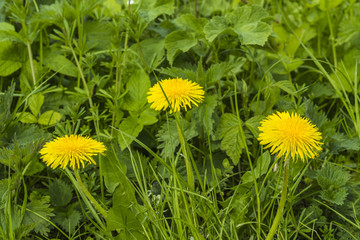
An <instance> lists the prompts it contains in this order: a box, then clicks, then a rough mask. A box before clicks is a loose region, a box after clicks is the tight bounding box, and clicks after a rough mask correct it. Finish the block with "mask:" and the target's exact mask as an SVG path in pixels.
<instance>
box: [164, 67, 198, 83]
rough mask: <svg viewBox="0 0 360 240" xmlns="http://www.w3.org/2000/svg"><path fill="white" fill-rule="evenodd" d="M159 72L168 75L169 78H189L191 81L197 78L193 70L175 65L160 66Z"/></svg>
mask: <svg viewBox="0 0 360 240" xmlns="http://www.w3.org/2000/svg"><path fill="white" fill-rule="evenodd" d="M160 73H162V74H165V75H167V76H170V78H177V77H179V78H182V79H189V80H192V81H194V80H195V79H196V78H197V76H196V73H195V72H194V71H193V70H190V69H185V68H177V67H171V68H162V69H161V70H160Z"/></svg>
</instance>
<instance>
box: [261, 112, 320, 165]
mask: <svg viewBox="0 0 360 240" xmlns="http://www.w3.org/2000/svg"><path fill="white" fill-rule="evenodd" d="M260 124H261V125H260V127H259V130H260V131H261V133H260V134H259V138H258V140H259V141H260V144H262V145H264V146H265V145H266V146H265V148H270V152H271V154H274V153H276V154H277V157H278V158H281V157H283V156H285V159H287V158H288V157H289V156H291V158H292V159H293V160H294V161H297V160H298V159H299V158H300V159H301V161H303V162H304V161H305V160H306V161H307V159H308V158H310V159H312V158H315V157H316V156H318V155H319V152H320V151H321V150H322V148H321V145H322V142H320V141H321V139H322V137H321V133H320V132H319V131H318V129H317V127H316V126H315V125H314V124H312V123H311V122H310V120H308V119H306V118H302V117H300V115H298V114H297V113H292V114H290V113H288V112H277V113H274V114H272V115H270V116H268V117H266V118H265V119H264V120H263V121H261V122H260Z"/></svg>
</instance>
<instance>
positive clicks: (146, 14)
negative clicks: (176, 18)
mask: <svg viewBox="0 0 360 240" xmlns="http://www.w3.org/2000/svg"><path fill="white" fill-rule="evenodd" d="M139 5H140V9H139V15H140V16H141V17H142V18H144V19H145V21H147V22H151V21H152V20H154V19H155V18H156V17H158V16H160V15H161V14H172V13H173V12H174V0H142V1H141V2H140V4H139Z"/></svg>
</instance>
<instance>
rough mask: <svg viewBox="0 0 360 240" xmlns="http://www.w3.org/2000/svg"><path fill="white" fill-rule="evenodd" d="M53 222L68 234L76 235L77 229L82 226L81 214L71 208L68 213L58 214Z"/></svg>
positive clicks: (67, 210)
mask: <svg viewBox="0 0 360 240" xmlns="http://www.w3.org/2000/svg"><path fill="white" fill-rule="evenodd" d="M53 220H54V222H56V223H57V224H59V225H60V226H61V228H62V229H64V230H65V231H66V232H68V233H74V232H75V229H76V227H77V226H78V225H79V224H80V220H81V213H80V212H79V211H78V210H75V209H74V207H70V208H67V209H66V211H61V212H57V213H56V216H55V217H54V218H53Z"/></svg>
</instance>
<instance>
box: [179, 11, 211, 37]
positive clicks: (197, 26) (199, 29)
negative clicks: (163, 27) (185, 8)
mask: <svg viewBox="0 0 360 240" xmlns="http://www.w3.org/2000/svg"><path fill="white" fill-rule="evenodd" d="M174 22H175V24H176V25H178V26H179V27H180V28H181V29H182V30H191V31H194V32H196V33H197V34H200V35H202V34H203V28H204V26H205V25H206V24H207V23H208V22H209V21H208V20H207V19H206V18H196V17H195V16H194V15H193V14H182V15H180V16H179V17H177V18H176V19H175V20H174Z"/></svg>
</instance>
